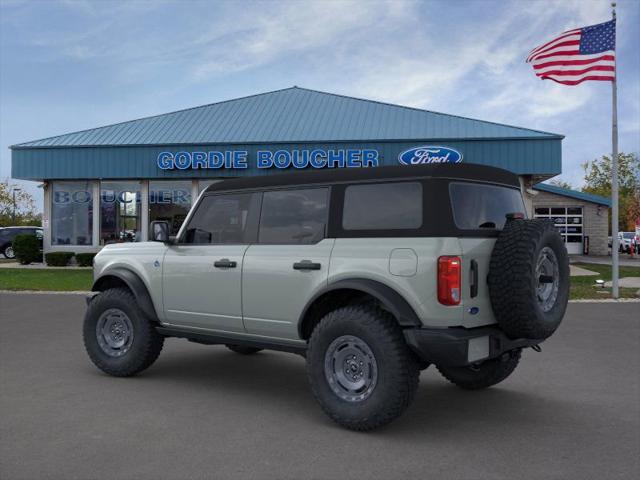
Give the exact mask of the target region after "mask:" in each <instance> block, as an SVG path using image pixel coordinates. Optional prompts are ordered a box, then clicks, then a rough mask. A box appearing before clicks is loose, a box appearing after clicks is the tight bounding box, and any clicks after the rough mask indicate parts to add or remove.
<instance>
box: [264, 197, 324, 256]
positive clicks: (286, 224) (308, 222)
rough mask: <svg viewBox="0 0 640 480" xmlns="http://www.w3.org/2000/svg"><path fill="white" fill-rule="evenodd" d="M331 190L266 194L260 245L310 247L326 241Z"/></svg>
mask: <svg viewBox="0 0 640 480" xmlns="http://www.w3.org/2000/svg"><path fill="white" fill-rule="evenodd" d="M328 205H329V189H328V188H310V189H301V190H278V191H273V192H265V193H264V195H263V197H262V213H261V215H260V231H259V236H258V241H259V242H260V243H272V244H273V243H275V244H278V243H286V244H311V243H317V242H319V241H320V240H322V239H323V238H324V235H325V229H326V225H327V216H328Z"/></svg>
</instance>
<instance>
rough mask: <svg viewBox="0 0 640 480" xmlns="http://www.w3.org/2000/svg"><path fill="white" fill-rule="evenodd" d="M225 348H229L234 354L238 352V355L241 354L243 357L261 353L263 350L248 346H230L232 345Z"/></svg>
mask: <svg viewBox="0 0 640 480" xmlns="http://www.w3.org/2000/svg"><path fill="white" fill-rule="evenodd" d="M225 347H227V348H228V349H229V350H231V351H232V352H236V353H239V354H241V355H253V354H254V353H258V352H259V351H261V350H262V349H261V348H256V347H247V346H244V345H230V344H227V345H225Z"/></svg>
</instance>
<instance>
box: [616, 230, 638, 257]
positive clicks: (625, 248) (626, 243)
mask: <svg viewBox="0 0 640 480" xmlns="http://www.w3.org/2000/svg"><path fill="white" fill-rule="evenodd" d="M635 236H636V233H635V232H619V233H618V237H619V238H620V240H619V245H620V251H621V252H623V253H629V252H630V251H631V242H633V241H634V238H635Z"/></svg>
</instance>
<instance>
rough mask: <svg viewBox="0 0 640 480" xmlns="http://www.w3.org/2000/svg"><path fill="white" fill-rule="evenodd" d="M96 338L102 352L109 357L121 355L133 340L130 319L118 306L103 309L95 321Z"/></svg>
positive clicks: (126, 350) (127, 349)
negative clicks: (96, 321)
mask: <svg viewBox="0 0 640 480" xmlns="http://www.w3.org/2000/svg"><path fill="white" fill-rule="evenodd" d="M96 338H97V339H98V345H100V348H101V349H102V351H103V352H104V353H106V354H107V355H109V356H110V357H121V356H122V355H124V354H125V353H127V352H128V351H129V349H130V348H131V343H132V342H133V325H132V324H131V320H130V319H129V317H128V316H127V314H126V313H124V312H123V311H122V310H120V309H119V308H110V309H108V310H105V311H104V312H102V315H100V318H98V323H96Z"/></svg>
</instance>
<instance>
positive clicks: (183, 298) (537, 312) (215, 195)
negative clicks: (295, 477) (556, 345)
mask: <svg viewBox="0 0 640 480" xmlns="http://www.w3.org/2000/svg"><path fill="white" fill-rule="evenodd" d="M524 212H525V208H524V204H523V199H522V195H521V191H520V185H519V181H518V178H517V177H516V175H514V174H512V173H509V172H507V171H505V170H501V169H497V168H493V167H486V166H480V165H470V164H466V165H460V164H431V165H417V166H410V167H400V166H399V167H379V168H360V169H346V170H331V171H329V170H325V171H314V172H297V173H283V174H278V175H271V176H263V177H254V178H245V179H231V180H225V181H222V182H219V183H215V184H213V185H211V186H210V187H208V188H207V189H206V190H205V191H204V192H203V193H202V194H201V195H200V197H199V198H198V200H197V202H196V203H195V205H194V206H193V208H192V210H191V212H190V213H189V215H188V217H187V218H186V220H185V222H184V224H183V225H182V228H181V229H180V232H179V233H178V235H177V236H176V238H170V237H169V234H168V232H169V228H168V224H167V223H166V222H152V224H151V226H150V236H151V237H152V238H153V240H154V241H151V242H145V243H126V244H115V245H109V246H107V247H105V248H103V249H102V250H101V251H100V253H99V254H98V255H97V256H96V257H95V265H94V280H95V283H94V285H93V291H94V292H95V293H94V294H93V295H92V296H91V297H90V298H89V299H88V301H87V302H88V308H87V312H86V317H85V320H84V343H85V346H86V349H87V352H88V354H89V357H90V358H91V360H92V361H93V363H94V364H95V365H96V366H97V367H98V368H100V369H101V370H103V371H104V372H106V373H108V374H110V375H114V376H130V375H134V374H137V373H139V372H141V371H142V370H144V369H146V368H147V367H149V366H150V365H151V364H152V363H153V362H154V361H155V360H156V358H158V355H159V354H160V351H161V350H162V346H163V343H164V339H165V338H167V337H181V338H186V339H188V340H191V341H193V342H198V343H203V344H210V345H216V344H222V345H226V346H227V347H228V348H229V349H231V350H233V351H234V352H238V353H241V354H245V355H248V354H255V353H257V352H259V351H260V350H262V349H274V350H281V351H288V352H294V353H299V354H301V355H303V356H304V357H305V358H306V364H307V372H308V378H309V382H310V384H311V388H312V390H313V394H314V396H315V398H316V399H317V401H318V403H319V404H320V406H321V407H322V408H323V410H324V411H325V412H326V413H327V414H328V415H329V416H330V417H331V418H332V419H333V420H335V421H336V422H338V423H339V424H340V425H342V426H344V427H347V428H350V429H354V430H370V429H373V428H376V427H379V426H381V425H383V424H386V423H388V422H390V421H392V420H393V419H395V418H397V417H398V416H399V415H400V414H401V413H402V412H403V411H404V410H405V409H406V408H407V406H408V405H409V404H410V402H411V400H412V398H413V397H414V394H415V392H416V389H417V387H418V379H419V373H420V370H421V369H424V368H427V367H428V366H429V365H434V366H435V368H437V369H438V370H439V371H440V372H441V373H442V375H443V376H444V377H445V378H446V379H448V380H449V381H451V382H453V383H454V384H456V385H458V386H460V387H462V388H465V389H479V388H485V387H489V386H491V385H495V384H496V383H499V382H501V381H502V380H504V379H505V378H507V377H508V376H509V375H510V374H511V373H512V372H513V371H514V369H515V368H516V366H517V364H518V362H519V360H520V356H521V352H522V350H523V349H524V348H527V347H531V348H534V349H536V350H539V347H538V345H539V344H540V342H542V341H543V340H544V339H546V338H547V337H549V336H550V335H551V334H552V333H553V332H554V331H555V330H556V328H557V327H558V325H559V324H560V321H561V320H562V317H563V315H564V313H565V309H566V305H567V299H568V291H569V265H568V257H567V252H566V249H565V246H564V243H563V241H562V238H561V236H560V234H559V233H558V232H557V231H556V230H555V228H554V226H553V224H552V223H551V222H549V221H547V220H528V219H526V218H525V217H526V216H525V213H524Z"/></svg>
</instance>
